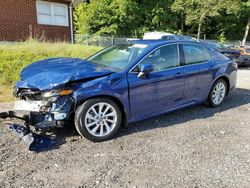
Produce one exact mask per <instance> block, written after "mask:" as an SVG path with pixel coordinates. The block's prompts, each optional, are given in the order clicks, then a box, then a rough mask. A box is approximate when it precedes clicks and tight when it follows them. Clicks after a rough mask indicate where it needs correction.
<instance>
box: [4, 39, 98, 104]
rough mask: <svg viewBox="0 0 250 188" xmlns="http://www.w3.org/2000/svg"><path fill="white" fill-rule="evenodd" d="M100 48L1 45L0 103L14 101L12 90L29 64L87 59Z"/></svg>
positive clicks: (72, 45) (57, 44) (74, 45)
mask: <svg viewBox="0 0 250 188" xmlns="http://www.w3.org/2000/svg"><path fill="white" fill-rule="evenodd" d="M100 49H101V48H100V47H96V46H85V45H80V44H68V43H40V42H37V41H33V40H30V41H27V42H23V43H15V44H9V43H6V44H5V43H4V44H0V102H7V101H12V100H13V97H12V94H11V93H12V91H11V88H12V87H13V85H14V84H15V82H16V81H17V80H18V79H19V74H20V72H21V70H22V69H23V68H24V67H25V66H27V65H28V64H30V63H32V62H35V61H38V60H41V59H46V58H51V57H79V58H86V57H88V56H90V55H91V54H93V53H95V52H97V51H98V50H100Z"/></svg>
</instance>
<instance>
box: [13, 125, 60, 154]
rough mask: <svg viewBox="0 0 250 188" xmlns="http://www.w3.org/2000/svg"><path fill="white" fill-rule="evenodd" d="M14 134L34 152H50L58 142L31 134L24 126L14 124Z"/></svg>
mask: <svg viewBox="0 0 250 188" xmlns="http://www.w3.org/2000/svg"><path fill="white" fill-rule="evenodd" d="M10 129H11V130H12V132H13V133H14V134H15V135H16V136H17V137H18V138H20V139H21V140H22V141H23V143H24V145H25V146H26V147H27V148H28V149H29V150H30V151H34V152H41V151H46V150H49V149H51V148H53V147H55V145H56V141H55V140H54V139H51V138H48V137H45V136H42V135H39V134H36V133H32V132H29V133H27V130H26V128H25V127H24V126H22V125H17V124H13V125H11V126H10Z"/></svg>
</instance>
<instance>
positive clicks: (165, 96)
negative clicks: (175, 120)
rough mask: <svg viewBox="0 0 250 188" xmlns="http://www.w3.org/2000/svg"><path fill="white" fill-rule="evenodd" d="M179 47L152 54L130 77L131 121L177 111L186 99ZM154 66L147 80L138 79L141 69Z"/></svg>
mask: <svg viewBox="0 0 250 188" xmlns="http://www.w3.org/2000/svg"><path fill="white" fill-rule="evenodd" d="M179 52H180V51H179V45H178V44H170V45H165V46H162V47H160V48H157V49H156V50H154V51H152V52H151V53H150V54H149V55H148V56H147V57H146V58H144V59H143V60H142V61H141V62H140V63H139V64H138V65H137V66H136V67H135V68H134V69H133V70H131V71H130V72H129V73H128V75H127V80H128V84H129V98H130V112H131V118H132V119H134V120H140V119H143V118H146V117H151V116H154V115H157V114H159V113H162V112H164V111H168V110H170V109H173V108H175V107H178V105H180V104H181V103H182V102H183V98H184V74H185V71H184V67H182V66H181V58H180V53H179ZM142 64H152V67H153V70H152V72H150V73H148V74H147V75H146V77H145V78H140V77H138V74H139V72H140V65H142Z"/></svg>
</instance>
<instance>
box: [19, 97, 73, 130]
mask: <svg viewBox="0 0 250 188" xmlns="http://www.w3.org/2000/svg"><path fill="white" fill-rule="evenodd" d="M34 104H35V105H34ZM29 106H30V110H29ZM73 106H74V100H73V98H71V97H70V96H64V97H60V98H58V99H57V100H55V101H53V102H52V101H50V100H47V101H28V102H26V101H21V102H17V104H16V105H15V110H22V108H23V109H25V107H26V109H25V110H28V111H29V114H28V115H29V117H30V125H32V126H34V127H35V129H36V130H51V129H53V128H63V127H64V126H65V124H67V122H68V121H69V120H70V118H71V115H72V111H73Z"/></svg>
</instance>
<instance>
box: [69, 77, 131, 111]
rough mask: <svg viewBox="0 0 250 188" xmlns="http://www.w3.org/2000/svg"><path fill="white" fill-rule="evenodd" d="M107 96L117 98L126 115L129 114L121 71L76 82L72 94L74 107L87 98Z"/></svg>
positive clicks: (124, 80) (126, 84)
mask: <svg viewBox="0 0 250 188" xmlns="http://www.w3.org/2000/svg"><path fill="white" fill-rule="evenodd" d="M98 96H99V97H100V96H108V97H112V98H115V99H116V100H118V101H119V102H120V103H121V104H122V106H123V108H124V111H125V113H126V114H127V115H129V114H130V113H129V100H128V98H129V97H128V83H127V80H126V77H125V76H124V75H123V74H121V73H114V74H111V75H109V76H104V77H101V78H96V79H94V80H91V81H87V82H83V83H78V84H77V86H76V89H75V91H74V93H73V95H72V97H73V98H74V100H75V108H77V107H78V106H79V105H80V104H82V103H83V102H84V101H86V100H87V99H89V98H93V97H98Z"/></svg>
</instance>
